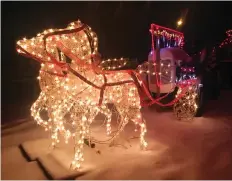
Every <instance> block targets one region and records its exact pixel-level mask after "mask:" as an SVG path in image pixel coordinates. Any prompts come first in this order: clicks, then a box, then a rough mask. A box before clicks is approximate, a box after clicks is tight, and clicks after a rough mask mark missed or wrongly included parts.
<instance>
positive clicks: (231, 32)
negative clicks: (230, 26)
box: [219, 30, 232, 48]
mask: <svg viewBox="0 0 232 181" xmlns="http://www.w3.org/2000/svg"><path fill="white" fill-rule="evenodd" d="M226 35H227V38H226V39H225V40H224V41H223V42H222V43H221V44H220V45H219V47H220V48H222V47H223V46H226V45H231V44H232V30H228V31H226Z"/></svg>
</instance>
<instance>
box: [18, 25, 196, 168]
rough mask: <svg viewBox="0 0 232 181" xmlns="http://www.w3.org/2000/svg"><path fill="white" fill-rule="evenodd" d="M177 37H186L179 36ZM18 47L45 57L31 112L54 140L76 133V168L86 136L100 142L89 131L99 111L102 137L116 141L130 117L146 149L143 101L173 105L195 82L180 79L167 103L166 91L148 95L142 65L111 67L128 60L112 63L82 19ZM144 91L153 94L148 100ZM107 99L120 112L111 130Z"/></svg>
mask: <svg viewBox="0 0 232 181" xmlns="http://www.w3.org/2000/svg"><path fill="white" fill-rule="evenodd" d="M164 33H165V34H167V33H166V32H164ZM168 36H169V35H168ZM176 38H177V39H182V37H181V36H180V37H176ZM17 51H18V52H19V53H20V54H22V55H24V56H26V57H29V58H32V59H35V60H37V61H39V62H40V63H41V69H40V73H39V77H38V80H39V83H40V88H41V93H40V95H39V97H38V99H37V100H36V102H35V103H34V104H33V105H32V107H31V115H32V116H33V117H34V119H35V120H36V121H37V123H38V124H39V125H41V126H43V127H44V128H45V130H46V131H49V132H50V133H51V140H52V145H53V146H55V145H56V144H58V143H59V142H60V140H61V139H60V138H61V137H63V138H64V140H65V142H66V143H68V141H69V139H70V138H73V139H74V141H75V145H74V148H75V153H74V159H73V161H72V164H71V167H72V168H73V169H78V168H80V166H81V162H83V161H84V140H85V139H88V140H90V141H89V143H92V142H99V141H98V140H97V139H95V138H93V137H92V135H91V124H92V123H93V121H94V118H95V117H96V116H97V114H98V113H102V114H104V115H105V117H106V134H107V135H108V136H110V138H109V139H107V140H106V141H103V142H109V141H110V142H112V141H113V140H114V139H115V138H116V137H117V136H118V135H119V134H120V132H121V131H122V130H123V129H124V127H125V126H126V125H127V123H128V122H129V121H133V122H134V123H135V125H138V126H139V127H140V145H141V148H142V149H145V148H146V147H147V142H146V141H145V134H146V124H145V121H144V119H143V117H142V115H141V112H140V108H141V106H149V105H151V104H159V105H161V106H170V105H173V104H175V102H177V101H178V100H179V99H180V98H181V97H183V96H184V95H185V92H186V90H187V89H188V87H189V86H191V85H194V84H195V82H194V81H195V80H194V79H192V80H187V81H184V82H180V83H177V86H178V87H179V90H180V93H179V94H178V96H177V98H176V99H175V100H173V101H172V102H170V103H168V104H165V105H164V104H162V103H160V101H161V100H162V98H164V97H165V96H164V97H160V98H158V99H154V98H152V97H151V96H150V94H149V91H148V89H147V87H146V86H145V84H144V82H143V81H142V80H141V77H140V74H139V71H141V70H139V71H138V70H123V71H110V70H112V69H113V70H115V69H117V68H121V67H122V66H124V65H125V64H126V62H127V61H126V60H125V59H119V60H118V59H114V60H113V62H114V63H116V64H114V65H113V66H111V64H110V63H111V62H112V60H104V61H102V60H101V56H100V54H99V53H98V39H97V36H96V34H95V33H94V32H93V31H92V30H91V28H90V27H89V26H87V25H85V24H82V23H81V22H80V21H76V22H73V23H71V24H69V25H68V26H67V28H64V29H48V30H45V31H44V32H42V33H38V34H37V36H36V37H34V38H31V39H26V38H24V39H23V40H20V41H18V42H17ZM107 63H108V64H107ZM165 66H166V65H165ZM167 67H168V65H167ZM162 73H163V72H162ZM165 73H166V71H165ZM158 74H161V72H159V73H158ZM145 97H148V98H149V99H150V100H149V101H148V102H146V101H145V99H144V98H145ZM109 103H113V104H114V106H115V107H116V109H117V111H118V113H119V114H120V117H121V118H122V119H121V120H120V122H119V126H118V129H117V130H116V131H115V132H114V133H113V134H112V128H111V115H112V110H110V109H109V108H108V106H107V105H108V104H109ZM108 140H109V141H108ZM101 142H102V141H101Z"/></svg>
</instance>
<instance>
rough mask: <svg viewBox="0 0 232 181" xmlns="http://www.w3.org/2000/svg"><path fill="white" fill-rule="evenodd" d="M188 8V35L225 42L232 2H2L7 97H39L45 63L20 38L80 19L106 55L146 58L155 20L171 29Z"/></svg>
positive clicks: (6, 99)
mask: <svg viewBox="0 0 232 181" xmlns="http://www.w3.org/2000/svg"><path fill="white" fill-rule="evenodd" d="M186 10H187V11H188V13H187V16H186V22H185V24H184V26H183V27H182V30H181V31H182V32H183V33H184V34H185V40H187V43H188V42H192V41H193V40H197V42H199V44H202V42H210V43H213V44H214V43H216V44H217V43H219V42H220V41H222V40H223V39H224V36H225V31H226V30H227V29H229V28H231V27H232V3H231V2H165V1H164V2H155V1H154V2H147V1H144V2H119V1H118V2H75V1H73V2H55V1H54V2H43V1H40V2H1V12H2V16H1V17H2V19H1V20H2V26H1V29H2V32H1V41H2V44H1V45H2V46H1V48H2V49H1V55H2V57H1V60H2V61H1V66H2V86H1V87H2V102H3V104H4V103H5V104H15V103H16V102H23V101H25V100H29V99H35V98H36V97H37V96H38V93H39V90H38V85H37V84H38V83H37V82H36V79H35V77H36V76H37V75H38V68H39V65H38V63H36V62H35V61H33V60H29V59H28V58H24V57H22V56H20V55H18V54H17V53H16V50H15V45H16V42H17V40H19V39H22V38H23V37H27V38H30V37H33V36H35V35H36V34H37V33H38V32H42V31H43V30H44V29H48V28H64V27H66V25H67V24H68V23H70V22H72V21H75V20H78V19H80V20H81V21H82V22H84V23H86V24H88V25H89V26H90V27H92V29H93V30H94V31H95V32H96V33H97V35H98V38H99V51H100V53H101V54H102V55H103V57H109V58H110V57H112V58H115V57H129V58H138V59H139V60H141V61H143V60H146V59H147V55H148V52H149V50H150V47H151V43H150V34H149V27H150V24H151V23H156V24H160V25H162V26H167V27H170V28H175V27H176V22H177V20H178V19H179V18H180V17H181V15H183V13H184V12H186Z"/></svg>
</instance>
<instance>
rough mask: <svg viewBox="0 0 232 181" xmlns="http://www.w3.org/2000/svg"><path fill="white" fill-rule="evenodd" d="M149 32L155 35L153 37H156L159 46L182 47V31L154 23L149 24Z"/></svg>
mask: <svg viewBox="0 0 232 181" xmlns="http://www.w3.org/2000/svg"><path fill="white" fill-rule="evenodd" d="M150 32H151V33H152V34H153V35H154V36H155V39H158V42H159V44H160V48H165V47H180V48H182V47H183V44H184V35H183V33H180V32H178V31H175V30H172V29H170V28H166V27H163V26H160V25H156V24H152V25H151V29H150ZM154 41H155V40H154Z"/></svg>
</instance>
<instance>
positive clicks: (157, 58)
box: [156, 34, 161, 98]
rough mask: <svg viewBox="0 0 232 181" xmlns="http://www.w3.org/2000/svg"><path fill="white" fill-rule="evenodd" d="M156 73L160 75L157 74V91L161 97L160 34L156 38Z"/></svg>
mask: <svg viewBox="0 0 232 181" xmlns="http://www.w3.org/2000/svg"><path fill="white" fill-rule="evenodd" d="M156 71H157V72H156V73H157V74H158V75H156V77H157V82H156V83H157V85H156V87H157V93H156V97H157V98H158V97H160V83H161V82H160V81H161V80H160V35H159V34H158V35H157V38H156Z"/></svg>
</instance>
